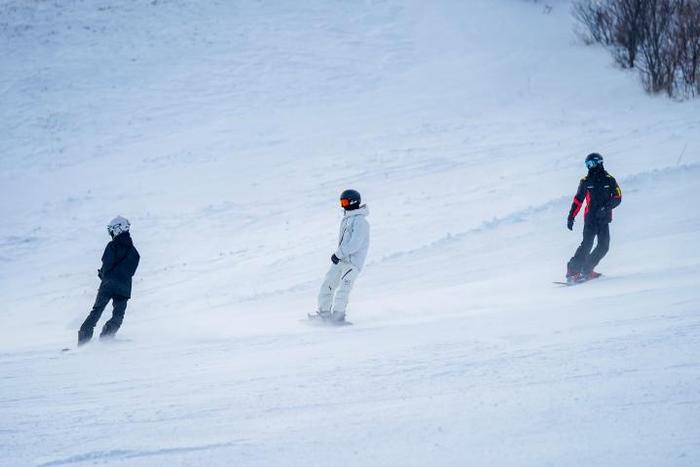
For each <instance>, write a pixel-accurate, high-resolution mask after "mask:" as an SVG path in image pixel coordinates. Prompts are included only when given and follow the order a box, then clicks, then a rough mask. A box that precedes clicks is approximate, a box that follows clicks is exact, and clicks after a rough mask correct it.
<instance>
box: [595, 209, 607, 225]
mask: <svg viewBox="0 0 700 467" xmlns="http://www.w3.org/2000/svg"><path fill="white" fill-rule="evenodd" d="M595 217H596V219H598V221H600V222H602V221H607V220H608V208H606V207H602V208H600V209H598V210H597V211H596V213H595Z"/></svg>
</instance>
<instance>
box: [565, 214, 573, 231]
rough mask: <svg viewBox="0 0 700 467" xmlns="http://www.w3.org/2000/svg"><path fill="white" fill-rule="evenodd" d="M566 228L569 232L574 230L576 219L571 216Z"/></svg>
mask: <svg viewBox="0 0 700 467" xmlns="http://www.w3.org/2000/svg"><path fill="white" fill-rule="evenodd" d="M566 228H567V229H569V230H574V218H573V217H571V216H569V218H568V219H567V220H566Z"/></svg>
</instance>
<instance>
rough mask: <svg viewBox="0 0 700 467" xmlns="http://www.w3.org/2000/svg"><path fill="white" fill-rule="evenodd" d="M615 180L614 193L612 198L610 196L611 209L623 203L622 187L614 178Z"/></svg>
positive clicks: (613, 180)
mask: <svg viewBox="0 0 700 467" xmlns="http://www.w3.org/2000/svg"><path fill="white" fill-rule="evenodd" d="M612 182H613V195H612V198H610V203H609V204H610V209H615V208H616V207H618V206H619V205H620V203H622V189H621V188H620V185H618V184H617V180H615V179H614V178H613V179H612Z"/></svg>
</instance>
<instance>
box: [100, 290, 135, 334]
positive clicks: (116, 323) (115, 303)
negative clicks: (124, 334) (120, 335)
mask: <svg viewBox="0 0 700 467" xmlns="http://www.w3.org/2000/svg"><path fill="white" fill-rule="evenodd" d="M128 300H129V299H128V298H125V297H118V296H115V297H113V298H112V307H113V308H114V309H113V310H112V317H111V318H110V319H109V321H107V322H106V323H105V325H104V326H103V327H102V332H101V333H100V338H103V337H112V336H114V334H116V333H117V331H118V330H119V328H120V327H121V325H122V321H124V312H125V311H126V302H127V301H128Z"/></svg>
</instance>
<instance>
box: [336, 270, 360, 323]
mask: <svg viewBox="0 0 700 467" xmlns="http://www.w3.org/2000/svg"><path fill="white" fill-rule="evenodd" d="M358 275H359V271H358V270H357V269H356V268H355V267H354V266H349V267H347V268H345V269H344V270H343V273H342V275H341V276H340V284H338V290H336V292H335V300H334V301H333V314H332V315H331V316H332V318H333V320H335V321H343V320H344V319H345V309H346V308H347V306H348V300H349V298H350V292H351V291H352V287H353V285H355V279H357V276H358Z"/></svg>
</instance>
